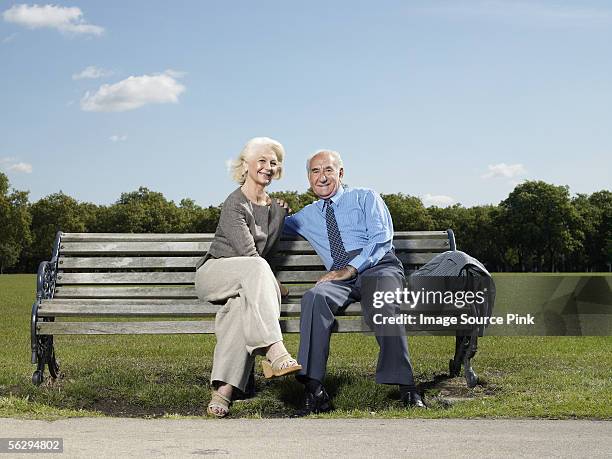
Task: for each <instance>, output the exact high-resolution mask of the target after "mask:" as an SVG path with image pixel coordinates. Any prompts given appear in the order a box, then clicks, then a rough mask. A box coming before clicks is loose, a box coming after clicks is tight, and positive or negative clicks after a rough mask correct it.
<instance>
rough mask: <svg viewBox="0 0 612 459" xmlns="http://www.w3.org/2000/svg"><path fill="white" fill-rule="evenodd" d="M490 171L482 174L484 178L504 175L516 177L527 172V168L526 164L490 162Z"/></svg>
mask: <svg viewBox="0 0 612 459" xmlns="http://www.w3.org/2000/svg"><path fill="white" fill-rule="evenodd" d="M488 169H489V172H487V173H486V174H483V175H481V177H482V178H484V179H489V178H496V177H503V178H514V177H518V176H519V175H524V174H525V173H527V171H526V170H525V166H523V165H522V164H506V163H499V164H490V165H489V166H488Z"/></svg>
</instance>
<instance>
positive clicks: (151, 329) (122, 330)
mask: <svg viewBox="0 0 612 459" xmlns="http://www.w3.org/2000/svg"><path fill="white" fill-rule="evenodd" d="M279 323H280V326H281V331H282V332H283V333H299V331H300V321H299V319H286V320H280V321H279ZM214 326H215V322H214V320H200V321H193V320H189V321H187V320H175V321H155V322H153V321H146V322H57V321H56V322H38V323H37V325H36V328H37V332H38V334H41V335H138V334H148V335H159V334H202V333H208V334H211V333H214V332H215V330H214ZM333 331H334V332H335V333H353V332H368V333H369V329H368V328H367V326H366V325H365V324H364V323H363V321H362V320H361V319H339V320H337V321H336V325H335V327H334V329H333ZM407 334H409V335H415V334H434V335H435V334H446V332H443V331H440V330H439V327H435V326H430V327H425V326H423V327H419V328H412V329H410V330H409V331H408V333H407Z"/></svg>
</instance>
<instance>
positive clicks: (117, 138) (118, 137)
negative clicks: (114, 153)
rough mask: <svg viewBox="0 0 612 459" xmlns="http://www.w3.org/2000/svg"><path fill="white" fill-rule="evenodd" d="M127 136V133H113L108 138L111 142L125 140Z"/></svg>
mask: <svg viewBox="0 0 612 459" xmlns="http://www.w3.org/2000/svg"><path fill="white" fill-rule="evenodd" d="M127 138H128V137H127V135H111V136H110V137H109V138H108V139H109V140H110V141H111V142H125V141H126V140H127Z"/></svg>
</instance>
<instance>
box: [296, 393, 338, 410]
mask: <svg viewBox="0 0 612 459" xmlns="http://www.w3.org/2000/svg"><path fill="white" fill-rule="evenodd" d="M331 410H332V405H331V398H330V397H329V395H328V394H327V391H326V390H325V388H324V387H323V386H320V388H319V390H317V391H315V392H308V391H307V392H306V402H305V403H304V408H303V409H301V410H299V411H298V412H297V413H296V416H298V417H302V416H308V415H309V414H318V413H325V412H327V411H331Z"/></svg>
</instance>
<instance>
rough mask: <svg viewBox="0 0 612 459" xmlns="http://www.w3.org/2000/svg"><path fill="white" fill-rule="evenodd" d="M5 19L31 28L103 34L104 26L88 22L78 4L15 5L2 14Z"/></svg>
mask: <svg viewBox="0 0 612 459" xmlns="http://www.w3.org/2000/svg"><path fill="white" fill-rule="evenodd" d="M2 16H3V17H4V20H5V21H7V22H12V23H14V24H19V25H22V26H24V27H27V28H29V29H39V28H50V29H57V30H59V31H60V32H65V33H74V34H86V35H87V34H89V35H97V36H99V35H102V33H104V28H103V27H100V26H97V25H93V24H88V23H87V22H86V21H85V19H84V18H83V12H82V11H81V9H80V8H77V7H76V6H73V7H63V6H56V5H43V6H40V5H25V4H21V5H13V6H12V7H11V8H9V9H8V10H6V11H4V13H3V14H2Z"/></svg>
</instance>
